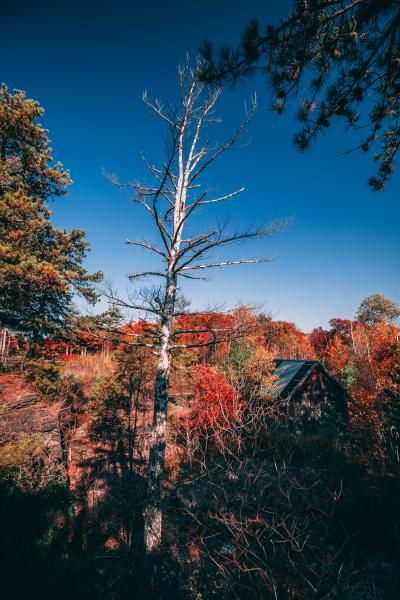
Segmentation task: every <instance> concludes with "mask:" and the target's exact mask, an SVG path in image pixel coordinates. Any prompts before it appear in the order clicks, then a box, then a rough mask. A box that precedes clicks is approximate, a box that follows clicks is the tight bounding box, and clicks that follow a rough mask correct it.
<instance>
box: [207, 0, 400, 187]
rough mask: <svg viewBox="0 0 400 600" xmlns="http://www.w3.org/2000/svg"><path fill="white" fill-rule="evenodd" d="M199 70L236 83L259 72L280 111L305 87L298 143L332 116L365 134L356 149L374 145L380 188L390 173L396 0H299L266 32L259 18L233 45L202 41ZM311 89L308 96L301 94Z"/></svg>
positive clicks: (374, 180)
mask: <svg viewBox="0 0 400 600" xmlns="http://www.w3.org/2000/svg"><path fill="white" fill-rule="evenodd" d="M200 52H201V54H202V56H203V58H204V60H205V62H204V64H203V67H202V68H201V69H200V71H199V77H200V79H201V80H202V81H204V82H206V83H213V82H221V81H224V80H228V81H233V82H236V81H237V80H239V79H241V78H243V77H249V76H252V75H253V74H254V73H256V72H257V71H261V72H262V73H263V74H264V75H266V77H267V79H268V81H269V83H270V84H271V86H272V90H273V93H274V100H273V108H274V109H275V110H276V111H277V112H278V113H282V112H283V111H284V110H285V108H286V106H287V104H288V101H289V99H290V97H291V96H293V95H297V94H298V93H301V94H302V100H301V103H300V106H299V109H298V113H297V119H298V120H299V121H300V122H301V123H302V128H301V130H300V131H299V132H298V133H296V135H295V137H294V142H295V144H296V146H297V147H298V148H299V149H300V150H306V149H307V148H308V147H309V145H310V142H311V141H313V140H314V139H315V138H316V137H317V136H318V134H319V133H320V132H321V131H323V130H324V129H325V128H327V127H329V126H330V124H331V123H332V121H333V120H334V119H335V118H340V119H344V121H345V122H346V124H347V125H348V126H349V127H352V128H361V127H363V131H365V130H366V129H365V127H366V124H368V126H367V133H366V135H364V137H363V138H362V139H361V140H360V144H359V145H358V146H357V148H360V149H362V150H363V151H364V152H368V151H369V150H370V149H371V148H372V147H374V148H376V151H375V152H374V154H373V158H374V160H376V161H377V162H378V163H379V167H378V173H377V175H376V176H375V177H371V178H370V179H369V184H370V185H371V186H372V188H373V189H374V190H380V189H382V188H383V187H384V185H385V183H386V182H387V181H388V179H389V177H390V175H391V173H392V172H393V169H394V165H395V161H396V156H397V152H398V148H399V144H400V126H399V118H400V5H399V0H346V1H344V0H322V1H321V0H295V1H294V2H293V10H292V12H291V13H290V14H289V15H288V16H287V17H286V18H285V19H284V20H282V21H281V22H280V24H279V25H277V26H272V25H269V26H268V27H267V28H266V29H265V30H264V31H263V30H261V29H260V27H259V24H258V22H257V21H252V22H250V23H249V25H248V26H247V27H246V28H245V29H244V32H243V35H242V40H241V42H240V44H239V46H238V47H237V48H235V49H232V48H230V47H229V46H223V47H222V48H221V49H220V51H219V52H218V53H217V54H215V53H214V51H213V47H212V44H211V43H210V42H205V43H204V45H203V47H202V48H201V49H200ZM305 89H306V93H307V90H308V93H307V96H306V98H304V97H303V94H304V90H305Z"/></svg>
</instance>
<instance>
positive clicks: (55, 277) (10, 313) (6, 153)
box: [0, 85, 100, 341]
mask: <svg viewBox="0 0 400 600" xmlns="http://www.w3.org/2000/svg"><path fill="white" fill-rule="evenodd" d="M42 115H43V109H42V108H41V107H40V105H39V104H38V102H36V101H34V100H29V99H27V98H26V96H25V94H24V92H22V91H18V90H16V91H14V92H13V93H11V92H10V91H9V90H8V89H7V87H6V86H4V85H3V86H2V87H1V88H0V324H1V325H3V326H8V327H11V328H12V329H14V330H16V331H21V332H23V333H24V334H25V335H26V336H27V337H29V338H31V339H32V340H34V341H37V340H39V339H41V338H43V337H45V336H47V335H52V336H54V335H56V334H57V333H58V332H60V330H61V329H62V328H63V325H64V322H65V318H66V317H67V316H68V315H69V313H70V310H71V306H72V297H73V294H74V292H78V293H80V294H82V295H83V296H84V297H85V298H87V299H88V300H89V301H94V300H95V298H96V294H95V292H94V289H93V283H94V282H95V281H97V280H99V278H100V273H96V274H94V275H89V274H88V273H87V272H86V270H85V269H84V267H83V266H82V263H83V260H84V258H85V255H86V253H87V251H88V249H89V246H88V243H87V242H86V240H85V233H84V232H83V231H81V230H75V229H74V230H72V231H71V232H67V231H65V230H63V229H58V228H55V227H53V225H52V223H51V221H50V216H51V212H50V210H49V209H48V207H47V205H46V200H48V199H49V198H51V197H53V196H61V195H63V194H65V193H66V188H67V186H68V185H69V184H70V183H71V179H70V176H69V173H68V172H67V171H66V170H65V169H64V168H63V167H62V165H61V164H60V163H56V164H53V162H52V154H51V148H50V145H49V139H48V136H47V133H48V132H47V130H45V129H44V128H43V127H42V126H41V125H40V124H39V123H38V122H37V119H38V118H40V117H41V116H42Z"/></svg>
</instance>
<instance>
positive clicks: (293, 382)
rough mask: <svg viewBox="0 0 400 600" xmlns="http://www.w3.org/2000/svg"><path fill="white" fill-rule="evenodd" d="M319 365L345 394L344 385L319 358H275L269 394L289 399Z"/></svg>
mask: <svg viewBox="0 0 400 600" xmlns="http://www.w3.org/2000/svg"><path fill="white" fill-rule="evenodd" d="M317 366H319V367H320V368H321V369H322V370H323V371H324V372H325V374H326V375H328V377H330V378H331V379H333V380H334V381H335V382H336V384H337V385H338V386H339V387H341V388H342V390H343V391H344V392H345V393H346V394H347V390H346V389H345V388H344V386H343V385H342V384H341V383H340V381H338V380H337V379H336V377H334V376H333V375H332V373H330V372H329V371H328V369H326V367H324V365H322V364H321V363H320V362H319V360H292V359H286V358H277V359H276V360H275V370H274V375H275V376H276V377H277V379H276V381H275V382H274V383H273V384H272V388H271V395H272V397H273V398H282V399H284V400H286V399H289V398H290V397H291V396H293V394H294V393H295V392H296V390H298V388H299V387H300V386H301V385H302V384H303V382H304V381H305V380H306V379H307V377H308V376H309V375H310V373H311V372H312V371H313V370H314V369H315V367H317Z"/></svg>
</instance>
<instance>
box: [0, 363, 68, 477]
mask: <svg viewBox="0 0 400 600" xmlns="http://www.w3.org/2000/svg"><path fill="white" fill-rule="evenodd" d="M60 409H61V402H51V403H47V402H45V401H44V400H41V399H40V398H39V397H38V396H37V395H36V394H35V393H34V392H33V391H32V390H31V389H29V388H27V387H26V386H25V385H24V383H23V381H22V380H21V377H20V376H19V375H16V374H5V375H1V376H0V446H2V445H4V444H9V443H16V442H18V439H20V438H21V435H23V434H37V435H39V436H40V440H41V447H42V448H43V450H42V452H41V456H40V459H41V461H42V462H43V465H44V468H45V470H46V473H47V474H48V475H49V476H50V477H51V476H52V474H54V476H57V477H59V476H60V475H62V474H63V473H64V475H65V469H64V464H63V448H62V436H61V433H60Z"/></svg>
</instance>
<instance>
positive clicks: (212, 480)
mask: <svg viewBox="0 0 400 600" xmlns="http://www.w3.org/2000/svg"><path fill="white" fill-rule="evenodd" d="M239 25H241V27H242V29H243V32H242V37H241V41H240V42H239V45H238V46H237V47H230V46H228V45H226V44H225V45H222V44H220V49H219V50H218V47H219V46H218V44H216V46H215V45H214V44H213V43H212V42H210V41H207V40H206V39H205V38H206V36H203V37H204V40H205V41H204V40H203V44H202V45H201V46H200V47H199V48H198V49H197V50H198V53H199V56H198V57H197V58H194V59H193V58H190V56H187V57H186V59H185V60H183V61H182V62H181V64H180V66H179V67H178V69H177V71H176V72H177V75H174V74H171V77H170V85H171V86H174V96H173V101H169V100H168V98H167V99H166V101H165V102H162V101H161V100H158V99H157V98H153V96H152V95H151V90H150V92H146V91H145V92H144V93H143V96H142V105H143V111H144V112H146V111H147V113H148V114H149V115H150V116H151V117H152V119H153V121H154V124H155V125H154V127H155V128H156V131H157V136H158V139H159V148H157V149H156V150H157V154H155V155H151V154H149V155H148V154H147V152H146V153H143V154H141V156H140V158H139V161H140V169H141V170H140V173H142V174H143V173H144V174H145V175H144V177H142V179H141V180H140V181H139V180H137V179H131V180H129V181H128V180H126V179H125V178H124V177H122V176H119V175H118V174H114V173H112V174H110V173H109V171H108V170H106V169H103V173H102V177H104V178H105V179H106V181H107V185H108V186H109V188H108V189H109V190H111V191H110V194H111V195H112V194H114V197H118V198H121V197H122V198H124V201H128V202H129V203H130V204H131V205H132V206H133V207H134V209H135V210H136V211H137V212H136V213H135V215H136V217H135V220H134V222H132V223H131V231H132V237H131V238H129V239H127V240H124V239H123V238H122V239H121V243H125V246H126V247H127V248H129V249H130V251H132V254H131V255H130V256H131V259H130V262H129V264H127V265H126V269H127V270H128V269H129V272H128V274H127V277H126V279H127V284H128V285H129V287H127V288H126V291H121V288H120V287H118V286H117V285H116V284H115V283H114V282H113V281H112V280H111V279H110V278H109V277H108V274H109V273H108V271H107V269H108V265H109V264H112V262H113V261H115V262H117V261H118V260H119V258H118V256H117V255H115V257H114V256H111V257H108V260H109V261H111V263H110V262H108V263H107V264H105V265H104V268H103V267H101V270H98V271H95V270H94V269H91V267H90V265H92V264H98V262H96V263H94V262H91V256H92V255H94V254H95V251H94V250H91V243H90V242H89V236H88V235H87V234H86V232H85V230H84V229H83V228H82V229H78V228H66V227H64V226H59V224H58V223H59V220H58V221H57V219H55V215H57V213H56V209H54V211H53V207H56V206H57V204H58V203H59V202H61V201H62V202H64V199H63V197H64V196H67V198H66V200H65V202H68V193H69V191H70V190H71V189H72V188H73V187H74V186H75V185H79V183H75V184H73V182H72V177H71V174H70V172H69V171H68V170H67V169H66V168H65V167H64V166H63V164H62V163H61V162H60V161H58V160H57V158H58V155H59V152H58V148H57V146H58V145H60V142H59V141H58V143H57V144H55V145H54V154H55V157H56V159H54V158H53V148H52V147H51V141H50V138H51V132H49V131H48V129H46V128H45V127H44V124H45V123H46V114H45V111H44V108H42V106H41V104H40V98H38V99H36V98H35V99H31V98H30V97H29V93H28V92H25V91H23V90H20V89H14V88H12V89H11V88H10V87H8V86H7V85H6V84H2V86H1V87H0V573H1V580H0V590H1V597H2V598H4V599H7V600H8V599H10V600H12V599H13V600H14V599H15V600H19V599H22V598H24V599H25V598H36V597H37V598H41V599H42V600H45V599H47V598H49V599H50V598H55V597H56V598H60V600H61V599H67V598H68V599H70V598H76V599H77V600H78V599H80V598H82V599H83V598H85V599H92V598H93V599H94V598H96V600H103V599H104V600H108V599H110V600H125V599H128V598H138V599H147V598H151V599H154V600H157V599H158V600H169V599H171V600H173V599H174V600H175V599H176V600H185V599H193V600H208V599H211V598H224V599H225V598H226V599H227V600H230V599H232V600H236V599H243V600H250V599H260V600H262V599H270V598H271V599H274V600H289V599H293V600H294V599H306V600H308V599H310V600H311V599H314V600H322V599H327V598H338V599H342V600H386V599H387V600H392V599H393V600H394V599H397V598H398V597H399V593H400V511H399V506H400V327H399V318H400V306H399V304H398V302H397V301H396V297H393V298H389V297H387V293H386V291H385V293H381V291H380V289H379V281H378V282H375V281H369V282H368V284H369V287H368V288H363V289H361V286H360V294H359V300H358V306H357V307H356V308H355V309H352V313H351V315H349V312H348V311H347V312H345V311H343V312H341V311H340V310H339V309H338V314H335V313H334V314H329V315H328V316H327V319H326V323H328V324H326V323H325V324H324V323H322V325H321V326H318V325H316V326H313V327H312V328H310V329H309V330H308V331H303V329H304V328H300V327H299V326H298V325H297V324H296V323H295V322H293V321H294V320H295V319H293V320H285V319H282V318H280V315H279V312H278V313H277V312H274V311H273V310H269V307H268V305H266V306H265V305H263V306H261V305H260V304H259V303H258V302H256V301H254V303H252V302H251V300H250V301H246V302H239V303H236V304H234V303H231V305H227V304H226V303H225V301H224V300H225V299H224V298H221V303H220V304H219V305H218V304H217V303H213V302H211V301H210V302H208V303H203V305H202V304H201V302H200V301H199V300H198V299H197V298H196V297H194V298H188V297H187V292H186V286H187V285H190V290H191V293H193V292H192V290H193V289H196V288H194V287H192V284H194V283H196V282H199V283H201V282H205V283H204V286H205V289H206V288H213V285H214V283H215V280H216V279H218V274H219V273H221V272H225V269H226V271H229V270H230V271H235V275H234V279H233V280H232V281H233V284H231V283H230V285H234V286H235V287H236V288H238V289H240V288H242V289H244V288H246V287H248V290H249V293H251V292H252V291H254V290H255V289H256V285H257V282H256V281H254V280H255V279H257V278H261V277H264V276H265V275H264V274H265V273H268V269H269V268H270V263H274V265H275V266H276V268H277V269H279V264H280V263H279V260H280V259H279V258H278V259H275V257H274V256H271V252H270V250H269V244H270V243H271V241H272V240H274V239H275V238H276V237H280V236H284V235H285V232H286V231H287V230H288V229H290V228H295V227H296V226H297V224H296V222H295V223H293V219H292V217H290V216H289V217H282V218H277V219H273V220H271V221H269V222H264V221H263V220H262V219H261V218H260V219H258V217H257V215H258V211H257V210H256V209H255V208H254V215H255V216H254V219H250V220H249V219H248V211H251V210H252V209H251V207H250V205H251V202H252V200H251V199H250V200H249V199H248V196H246V194H245V187H244V185H239V187H238V186H237V185H236V181H237V179H236V178H232V181H234V184H233V185H232V183H231V181H230V179H229V178H227V177H226V175H227V173H229V171H226V170H225V171H223V170H222V171H220V173H221V174H222V175H223V176H224V177H222V175H221V178H222V185H219V186H217V187H215V186H213V185H211V184H210V181H212V176H213V175H214V174H215V173H216V172H218V169H219V168H220V167H219V165H220V164H221V163H222V162H223V161H226V162H227V163H228V164H229V161H230V157H231V156H232V153H233V151H234V152H236V151H238V152H239V153H246V151H247V146H248V145H251V143H250V144H249V143H248V137H247V136H248V131H249V129H250V128H251V127H252V126H253V125H252V124H253V122H254V120H255V118H256V112H260V111H262V110H263V109H262V108H260V106H259V104H260V102H259V99H258V95H257V94H254V95H252V96H251V97H250V98H249V99H248V101H247V102H246V104H245V106H244V109H243V108H241V110H237V111H236V110H235V111H234V112H233V117H234V121H235V124H234V127H233V128H231V129H229V128H228V127H226V126H225V123H224V122H223V121H222V117H223V111H224V108H225V107H226V100H225V98H228V101H229V102H231V99H232V97H235V94H236V93H238V92H237V91H236V90H237V87H238V86H239V85H242V82H246V81H248V80H249V79H251V80H252V81H253V80H254V81H255V82H256V83H257V85H258V86H261V87H267V89H268V90H269V93H270V94H272V97H273V102H272V108H271V109H272V110H274V111H275V112H276V113H278V115H281V116H280V117H279V119H287V117H286V116H285V115H286V111H287V109H288V107H290V106H296V107H297V109H296V110H297V114H296V119H297V121H298V123H300V127H301V129H300V131H297V132H295V133H294V139H293V141H294V145H295V147H296V148H297V150H300V151H301V152H303V151H306V150H307V149H308V148H309V146H311V145H312V144H314V143H315V144H316V145H318V144H319V143H320V137H321V136H322V134H323V133H324V132H325V130H327V129H328V128H330V127H331V126H332V127H333V128H337V127H338V126H339V125H338V123H339V124H340V123H342V124H343V123H345V126H346V131H348V130H349V129H351V131H352V133H351V135H352V136H354V135H355V138H354V137H352V138H351V139H352V142H353V141H354V139H356V142H357V147H356V148H355V149H354V152H355V153H358V152H361V154H362V155H363V156H364V155H365V154H367V155H368V156H367V157H366V158H368V160H367V161H365V160H364V158H365V157H364V158H363V162H362V166H363V169H362V173H363V174H364V171H365V178H364V179H365V182H366V183H367V185H366V186H365V188H366V189H368V194H371V195H372V198H373V199H374V202H378V203H379V202H382V204H383V203H384V202H385V200H384V194H385V193H386V190H387V189H388V188H389V186H391V185H393V186H394V185H396V181H397V180H396V175H395V173H394V172H395V166H396V160H397V150H398V140H399V138H400V125H399V119H400V10H399V7H398V2H397V1H394V0H385V1H383V2H382V1H380V0H379V1H378V0H346V1H344V0H343V1H336V0H331V1H328V2H319V1H313V0H297V1H294V2H292V3H291V10H290V11H286V12H285V11H283V12H282V14H281V15H280V21H279V23H278V24H275V25H273V24H268V23H264V22H263V21H262V20H261V18H260V22H258V21H254V20H253V21H250V22H249V23H248V24H247V25H246V24H245V23H244V24H243V23H242V24H240V23H239ZM216 48H217V49H216ZM260 76H261V79H260V78H258V79H257V77H260ZM312 77H313V79H312ZM243 85H245V84H244V83H243ZM228 89H229V92H227V90H228ZM305 90H306V92H305ZM305 93H307V97H306V98H304V94H305ZM232 94H233V96H232ZM224 102H225V104H224ZM261 104H262V103H261ZM116 112H118V111H116ZM230 117H232V114H230ZM117 118H118V115H117ZM362 119H363V125H362V126H361V124H360V122H361V120H362ZM279 122H280V121H279ZM228 123H230V121H229V119H228ZM121 128H122V129H123V128H124V124H123V123H122V122H121ZM218 128H220V129H218ZM360 136H361V137H360ZM267 143H268V141H266V142H265V144H267ZM369 154H371V156H369ZM353 156H354V154H353V153H351V155H350V156H346V157H345V159H344V160H345V161H346V162H348V161H351V160H352V159H353ZM79 157H80V159H81V160H82V161H85V155H84V152H83V150H81V151H80V154H79ZM370 158H372V163H371V161H370V160H369V159H370ZM312 160H316V159H315V158H314V159H312ZM232 164H233V163H232ZM371 164H372V168H375V173H373V174H371V172H370V171H368V169H371ZM315 168H316V169H318V168H319V167H318V166H317V164H315ZM266 169H267V167H266ZM134 176H135V175H133V177H134ZM262 176H263V174H262V173H261V172H259V171H257V170H256V169H254V177H255V178H257V177H262ZM362 183H364V182H361V184H362ZM321 191H322V190H321ZM343 193H345V192H343ZM360 193H361V192H360ZM363 193H365V194H367V192H366V191H364V192H363ZM365 197H366V198H367V200H365V202H369V201H370V196H367V195H366V196H365ZM381 198H383V200H381ZM349 202H350V200H349ZM246 203H248V204H247V205H246ZM115 206H118V205H117V201H116V202H115ZM220 206H221V207H223V209H224V210H225V207H226V210H228V211H229V209H230V207H239V209H237V208H232V218H230V217H226V216H225V215H226V213H224V215H223V214H222V213H215V212H214V211H215V210H216V208H217V210H218V209H219V207H220ZM240 207H241V208H240ZM249 207H250V208H249ZM114 210H118V208H117V209H114V208H113V209H110V214H109V217H108V218H109V219H110V222H111V221H112V218H113V214H114V213H113V211H114ZM367 210H368V209H367V208H366V211H367ZM99 214H100V210H99ZM81 216H82V215H81V213H80V212H79V211H77V214H75V215H74V219H75V220H74V222H75V223H77V224H78V225H77V226H78V227H79V223H80V217H81ZM386 216H387V219H388V220H391V219H393V216H392V215H391V214H389V213H387V215H386ZM57 218H58V217H57ZM90 218H91V220H93V221H94V222H96V219H97V218H99V217H98V216H97V215H96V211H94V212H92V213H91V217H90ZM249 223H250V224H249ZM145 224H146V225H145ZM149 231H150V232H151V235H150V234H149ZM337 235H338V236H339V233H338V234H337ZM337 239H338V241H337V244H338V245H339V244H340V243H341V242H340V241H339V239H340V238H339V237H338V238H337ZM388 239H389V236H388ZM238 248H239V249H240V250H239V251H238ZM297 251H298V253H299V254H301V251H302V250H301V248H298V250H297ZM316 252H318V250H317V251H316ZM332 252H334V249H332ZM377 252H378V250H377ZM145 256H146V257H147V256H148V257H149V258H144V257H145ZM345 268H346V267H345V265H343V270H345ZM382 270H383V271H384V269H383V267H382ZM316 273H317V269H316ZM211 275H213V279H211V280H210V277H211ZM329 277H330V274H329V273H327V272H325V273H324V277H323V278H322V279H321V282H320V287H321V289H322V291H323V293H324V286H325V285H327V284H326V279H327V278H329ZM334 277H335V275H334V274H332V278H334ZM390 277H391V278H392V279H396V275H395V274H392V273H391V274H390ZM324 278H325V279H324ZM286 285H287V288H285V290H284V293H285V294H287V295H294V296H295V295H296V291H295V290H294V286H293V285H292V286H291V285H290V282H289V283H288V282H286ZM338 285H340V281H339V282H338ZM394 286H395V284H393V289H395V288H394ZM377 288H378V289H377ZM218 289H221V288H218ZM307 293H308V292H307V290H306V294H307ZM325 293H326V295H328V291H326V292H325ZM310 295H311V292H310ZM299 306H300V303H299ZM342 306H343V305H342ZM344 312H345V314H343V313H344ZM314 322H315V320H314ZM316 322H317V323H320V324H321V321H316Z"/></svg>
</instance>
